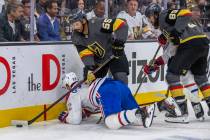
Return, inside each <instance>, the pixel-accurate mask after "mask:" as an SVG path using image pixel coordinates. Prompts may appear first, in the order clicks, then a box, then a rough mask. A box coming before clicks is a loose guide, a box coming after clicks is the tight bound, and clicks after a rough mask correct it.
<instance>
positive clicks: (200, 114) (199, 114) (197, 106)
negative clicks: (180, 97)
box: [191, 102, 205, 121]
mask: <svg viewBox="0 0 210 140" xmlns="http://www.w3.org/2000/svg"><path fill="white" fill-rule="evenodd" d="M191 103H192V106H193V110H194V112H195V117H196V118H197V119H198V120H200V121H204V120H205V117H204V110H203V107H202V105H201V103H200V102H199V103H194V102H191Z"/></svg>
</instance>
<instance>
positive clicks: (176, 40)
mask: <svg viewBox="0 0 210 140" xmlns="http://www.w3.org/2000/svg"><path fill="white" fill-rule="evenodd" d="M180 35H181V34H180V33H179V32H177V31H176V29H174V30H172V31H171V34H170V40H171V42H172V43H173V44H174V45H179V44H180V39H179V37H180Z"/></svg>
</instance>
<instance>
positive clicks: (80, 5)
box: [72, 0, 85, 13]
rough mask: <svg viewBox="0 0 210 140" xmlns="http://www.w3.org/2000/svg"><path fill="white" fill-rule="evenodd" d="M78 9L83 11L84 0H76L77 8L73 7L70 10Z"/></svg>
mask: <svg viewBox="0 0 210 140" xmlns="http://www.w3.org/2000/svg"><path fill="white" fill-rule="evenodd" d="M79 11H82V13H85V2H84V0H77V8H76V9H74V10H73V11H72V12H73V13H77V12H79Z"/></svg>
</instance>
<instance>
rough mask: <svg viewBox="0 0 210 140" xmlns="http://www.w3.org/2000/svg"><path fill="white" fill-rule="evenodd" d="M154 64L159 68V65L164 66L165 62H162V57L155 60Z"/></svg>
mask: <svg viewBox="0 0 210 140" xmlns="http://www.w3.org/2000/svg"><path fill="white" fill-rule="evenodd" d="M154 64H156V65H158V66H160V65H164V64H165V62H164V60H163V58H162V56H159V57H158V58H157V59H155V62H154Z"/></svg>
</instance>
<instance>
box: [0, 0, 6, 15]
mask: <svg viewBox="0 0 210 140" xmlns="http://www.w3.org/2000/svg"><path fill="white" fill-rule="evenodd" d="M4 5H5V0H0V13H1V12H2V11H3V9H4Z"/></svg>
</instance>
